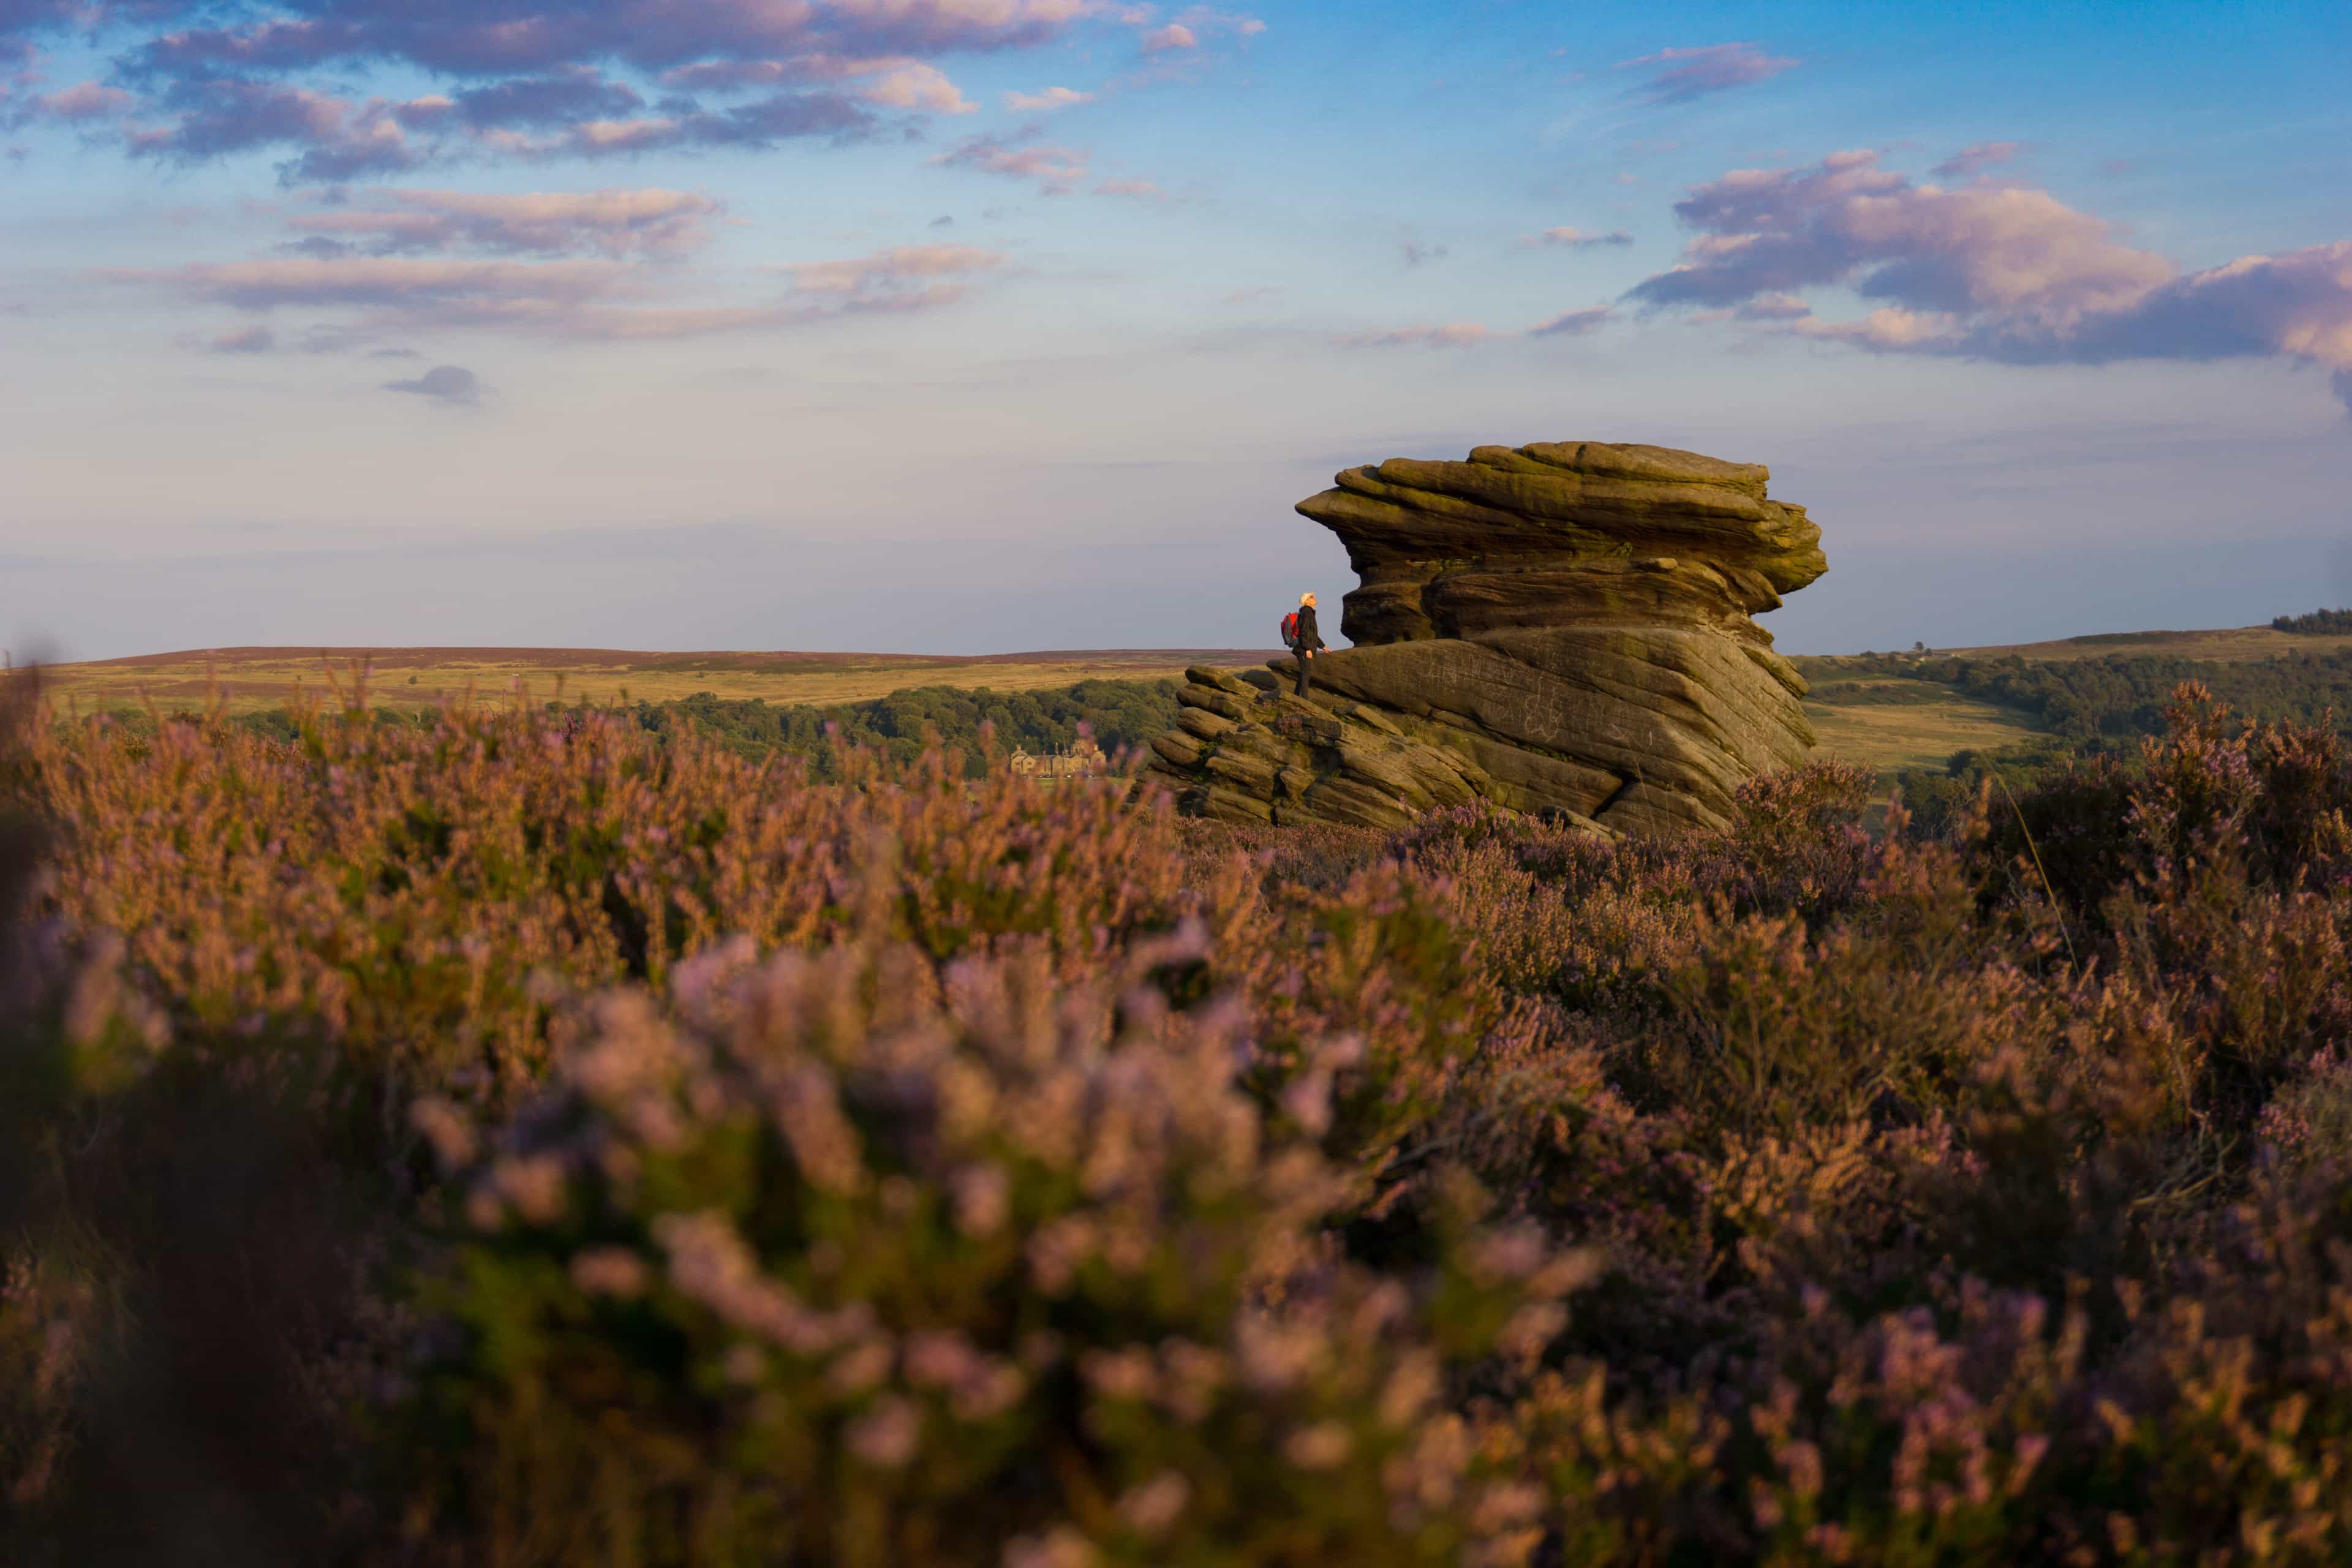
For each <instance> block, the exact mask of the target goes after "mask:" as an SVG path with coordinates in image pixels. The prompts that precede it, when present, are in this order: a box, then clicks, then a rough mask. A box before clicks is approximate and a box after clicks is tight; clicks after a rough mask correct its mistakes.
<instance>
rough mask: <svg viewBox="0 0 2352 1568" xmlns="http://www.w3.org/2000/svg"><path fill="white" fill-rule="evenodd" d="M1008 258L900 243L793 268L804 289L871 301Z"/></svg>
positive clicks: (968, 248)
mask: <svg viewBox="0 0 2352 1568" xmlns="http://www.w3.org/2000/svg"><path fill="white" fill-rule="evenodd" d="M1004 261H1005V256H1004V253H1003V251H1001V250H990V249H987V248H985V247H982V246H976V245H902V246H898V247H895V248H893V249H890V250H883V251H877V252H875V253H874V254H873V255H871V256H853V257H846V258H842V259H840V260H835V261H811V262H803V263H802V264H801V265H799V266H797V267H793V268H790V269H789V270H790V271H791V272H792V275H793V286H794V287H796V288H798V289H801V290H802V291H803V293H810V294H835V295H842V296H845V297H848V298H850V299H852V300H862V301H865V302H866V303H867V304H868V305H871V304H872V303H874V302H875V301H877V300H880V299H882V298H883V297H885V296H888V295H893V294H897V293H899V292H901V291H902V290H904V289H905V288H906V287H907V286H908V284H909V283H911V282H912V281H914V280H916V279H937V278H960V277H965V276H969V275H970V274H971V273H974V272H990V271H993V270H995V269H996V268H1000V267H1002V266H1003V265H1004Z"/></svg>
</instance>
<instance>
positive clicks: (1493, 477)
mask: <svg viewBox="0 0 2352 1568" xmlns="http://www.w3.org/2000/svg"><path fill="white" fill-rule="evenodd" d="M1768 478H1769V475H1768V473H1767V471H1766V470H1765V468H1763V467H1762V466H1760V465H1758V464H1752V463H1727V462H1724V461H1722V460H1720V459H1718V458H1707V457H1702V456H1700V455H1699V454H1697V453H1696V452H1683V451H1676V450H1675V449H1673V448H1671V447H1643V446H1619V445H1612V444H1608V443H1604V442H1598V441H1566V442H1538V443H1536V444H1534V445H1531V446H1527V447H1478V448H1476V449H1475V450H1474V451H1473V452H1472V453H1471V454H1470V458H1469V460H1468V461H1467V462H1461V463H1444V462H1423V461H1419V460H1416V459H1412V458H1391V459H1390V460H1389V461H1387V462H1384V463H1381V464H1379V465H1377V466H1368V467H1364V468H1350V469H1349V470H1348V471H1346V472H1345V473H1342V474H1340V475H1339V477H1338V481H1339V482H1338V485H1337V488H1335V489H1328V490H1325V491H1324V492H1323V493H1322V494H1320V495H1318V496H1313V497H1310V498H1309V499H1307V500H1303V501H1301V502H1299V503H1298V510H1299V511H1300V512H1302V513H1304V514H1305V515H1306V516H1307V517H1309V518H1312V519H1314V520H1315V521H1318V522H1319V523H1322V524H1323V525H1324V526H1325V527H1327V528H1328V529H1330V530H1331V531H1333V532H1334V533H1336V534H1338V535H1339V540H1340V542H1341V543H1343V544H1344V545H1346V547H1347V550H1348V560H1349V565H1351V566H1352V567H1353V568H1354V569H1355V571H1356V574H1357V576H1358V577H1359V579H1360V584H1359V586H1358V587H1357V588H1356V589H1355V590H1354V591H1353V592H1352V593H1350V594H1349V595H1347V598H1346V601H1345V609H1344V612H1343V614H1342V616H1341V617H1340V630H1341V631H1342V632H1343V633H1344V634H1345V635H1346V637H1348V638H1349V640H1350V641H1352V642H1353V643H1354V644H1355V645H1356V646H1355V647H1351V648H1348V649H1344V650H1339V651H1334V652H1329V653H1325V654H1321V655H1318V657H1317V658H1316V659H1315V687H1316V690H1315V694H1314V697H1313V699H1312V700H1311V701H1308V702H1301V701H1299V700H1297V698H1295V697H1292V696H1290V695H1288V689H1289V685H1290V679H1289V678H1290V677H1291V676H1292V675H1293V674H1294V673H1295V668H1296V667H1295V665H1294V664H1293V662H1292V660H1291V659H1289V658H1279V659H1276V660H1273V661H1272V662H1271V663H1270V665H1269V667H1268V668H1267V669H1265V670H1251V671H1247V672H1245V673H1244V674H1243V675H1241V676H1230V675H1225V674H1222V673H1220V672H1217V671H1213V670H1204V669H1195V670H1192V671H1191V672H1189V679H1188V681H1187V684H1186V686H1185V689H1183V691H1182V692H1181V693H1180V694H1179V696H1178V700H1179V701H1180V702H1181V703H1182V704H1183V705H1184V710H1183V714H1182V723H1181V727H1180V728H1179V729H1177V730H1175V731H1171V732H1170V733H1169V734H1167V735H1165V736H1162V737H1161V738H1160V740H1159V741H1158V742H1154V746H1153V750H1154V752H1155V755H1154V759H1153V762H1152V764H1151V765H1152V769H1153V771H1154V773H1155V774H1156V775H1157V776H1158V777H1159V778H1160V780H1161V781H1162V782H1172V784H1174V786H1175V787H1176V789H1177V791H1178V796H1179V800H1180V803H1181V805H1183V806H1184V808H1185V809H1187V810H1190V811H1194V812H1198V813H1201V814H1202V815H1206V816H1219V817H1223V818H1227V819H1230V820H1234V821H1258V822H1275V823H1284V822H1316V821H1322V822H1341V823H1352V824H1359V825H1362V826H1396V825H1399V824H1401V823H1402V822H1405V821H1407V820H1409V819H1410V818H1411V817H1412V816H1414V815H1415V814H1417V813H1418V812H1420V811H1423V810H1426V809H1428V808H1429V807H1430V806H1432V805H1447V804H1454V803H1457V802H1462V801H1467V800H1471V799H1475V798H1484V799H1487V800H1491V801H1494V802H1496V803H1497V804H1499V805H1505V806H1508V807H1510V808H1512V809H1514V810H1519V811H1540V812H1549V813H1552V814H1557V815H1560V816H1566V817H1567V818H1568V819H1570V820H1571V821H1576V822H1581V823H1587V824H1590V825H1592V826H1596V827H1597V828H1598V829H1600V830H1602V831H1633V832H1651V833H1654V832H1675V831H1681V830H1685V829H1689V828H1694V827H1714V826H1722V825H1723V823H1724V822H1725V821H1726V819H1727V814H1728V813H1729V810H1730V806H1731V795H1732V791H1733V790H1734V789H1736V788H1737V787H1738V784H1739V783H1740V782H1741V781H1742V780H1744V779H1746V778H1748V777H1749V776H1750V775H1752V774H1754V773H1759V772H1763V771H1765V770H1767V769H1770V768H1775V767H1781V766H1786V765H1788V764H1790V763H1796V762H1799V761H1801V760H1802V759H1803V757H1804V756H1805V753H1806V752H1808V751H1809V750H1810V749H1811V746H1812V743H1813V736H1812V731H1811V729H1810V728H1809V727H1808V726H1807V725H1806V723H1805V718H1804V712H1803V710H1802V709H1801V706H1800V705H1799V701H1798V699H1799V698H1801V696H1802V695H1803V694H1804V690H1805V683H1804V680H1803V679H1802V678H1801V677H1800V676H1799V675H1798V674H1797V672H1796V670H1795V668H1793V667H1791V666H1790V663H1789V662H1788V660H1787V659H1785V658H1781V657H1780V655H1779V654H1777V653H1775V652H1773V651H1772V638H1771V635H1770V634H1769V633H1768V632H1766V631H1764V630H1763V629H1762V628H1761V627H1759V626H1757V625H1756V623H1755V621H1754V620H1753V619H1752V618H1751V617H1752V616H1756V615H1758V614H1760V613H1761V612H1763V611H1766V610H1770V609H1773V608H1775V607H1777V606H1778V605H1780V595H1783V594H1786V593H1791V592H1794V591H1795V590H1796V589H1799V588H1801V587H1803V586H1804V585H1805V584H1808V583H1810V582H1811V581H1812V580H1813V579H1814V578H1816V577H1818V576H1820V575H1821V574H1822V572H1823V571H1824V570H1825V569H1826V567H1827V563H1826V562H1825V561H1824V560H1823V559H1822V552H1821V545H1820V541H1821V530H1820V529H1819V528H1818V527H1816V526H1815V525H1814V524H1813V523H1812V522H1811V521H1808V520H1807V519H1806V517H1805V510H1804V508H1802V507H1801V506H1795V505H1791V504H1789V503H1787V502H1783V501H1776V500H1769V499H1768V498H1767V497H1766V495H1765V481H1766V479H1768Z"/></svg>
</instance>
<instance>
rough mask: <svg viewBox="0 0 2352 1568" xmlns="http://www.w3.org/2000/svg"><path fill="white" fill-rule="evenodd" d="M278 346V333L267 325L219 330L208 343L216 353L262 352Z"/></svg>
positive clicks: (210, 349) (212, 351)
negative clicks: (235, 329)
mask: <svg viewBox="0 0 2352 1568" xmlns="http://www.w3.org/2000/svg"><path fill="white" fill-rule="evenodd" d="M277 346H278V334H277V333H275V332H273V331H270V330H269V329H268V327H245V328H241V329H239V330H237V331H226V332H220V333H217V334H215V336H214V338H213V341H212V342H211V343H210V344H209V345H208V348H209V351H210V352H211V353H216V354H262V353H268V352H269V351H270V350H271V349H274V348H276V347H277Z"/></svg>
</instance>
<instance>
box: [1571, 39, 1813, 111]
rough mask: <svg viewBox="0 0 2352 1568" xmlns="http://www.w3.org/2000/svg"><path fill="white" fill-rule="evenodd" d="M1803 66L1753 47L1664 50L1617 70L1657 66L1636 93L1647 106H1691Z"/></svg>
mask: <svg viewBox="0 0 2352 1568" xmlns="http://www.w3.org/2000/svg"><path fill="white" fill-rule="evenodd" d="M1802 63H1803V62H1802V61H1801V60H1797V59H1792V58H1786V57H1782V56H1778V55H1768V54H1766V53H1765V52H1764V51H1763V50H1762V49H1760V48H1758V47H1756V46H1755V45H1754V44H1751V43H1738V44H1708V45H1706V47H1702V48H1694V49H1660V50H1659V51H1658V52H1657V53H1656V54H1654V55H1643V56H1642V57H1640V58H1638V59H1630V60H1621V61H1619V62H1618V65H1617V68H1618V69H1619V70H1625V69H1628V68H1632V67H1634V66H1655V67H1658V68H1659V69H1656V70H1654V71H1653V72H1652V73H1651V75H1650V79H1649V80H1648V81H1646V82H1644V83H1643V85H1642V86H1641V87H1640V88H1638V89H1635V91H1634V96H1635V97H1637V98H1639V99H1640V100H1642V101H1643V102H1644V103H1652V104H1669V103H1688V102H1690V101H1691V100H1693V99H1698V98H1705V97H1706V96H1707V95H1708V94H1710V93H1717V92H1723V91H1727V90H1728V89H1731V88H1735V87H1745V86H1747V85H1748V84H1749V83H1750V82H1759V81H1766V80H1769V79H1771V78H1773V77H1776V76H1779V75H1780V73H1781V72H1782V71H1785V70H1790V69H1792V68H1795V67H1797V66H1799V65H1801V64H1802Z"/></svg>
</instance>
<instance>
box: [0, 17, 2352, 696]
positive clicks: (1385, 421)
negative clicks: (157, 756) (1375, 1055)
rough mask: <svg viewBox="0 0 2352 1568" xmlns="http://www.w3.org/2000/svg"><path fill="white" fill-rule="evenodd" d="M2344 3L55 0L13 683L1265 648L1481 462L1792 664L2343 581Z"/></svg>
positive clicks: (2347, 199) (18, 107)
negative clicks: (831, 654) (1723, 569)
mask: <svg viewBox="0 0 2352 1568" xmlns="http://www.w3.org/2000/svg"><path fill="white" fill-rule="evenodd" d="M2347 77H2352V7H2347V6H2346V5H2342V4H2341V0H2313V3H2308V4H2273V5H2252V4H2233V3H2226V0H2200V3H2196V4H2179V3H2168V0H2135V3H2132V4H2084V3H2070V0H2024V3H2011V0H1991V3H1987V0H1978V3H1971V4H1947V5H1932V6H1930V5H1877V6H1866V7H1865V6H1855V5H1846V4H1837V5H1831V4H1811V5H1807V4H1792V5H1697V4H1684V3H1679V0H1654V3H1649V4H1643V5H1622V4H1621V5H1562V4H1558V3H1556V0H1555V3H1550V4H1539V3H1534V0H1526V3H1517V0H1452V3H1449V4H1444V5H1435V4H1393V3H1386V0H1345V3H1329V0H1298V3H1295V4H1271V3H1270V4H1265V5H1255V6H1251V7H1249V8H1246V9H1233V10H1223V9H1210V8H1207V7H1198V6H1194V7H1181V6H1175V5H1150V4H1137V5H1129V4H1125V3H1122V0H0V647H5V649H6V650H7V651H8V653H9V654H10V656H11V657H12V658H16V659H17V660H20V661H21V660H24V659H26V658H113V657H118V656H123V655H130V654H139V653H152V652H163V651H167V650H173V649H184V648H205V647H234V646H240V645H251V644H262V645H295V646H326V645H333V646H354V645H379V646H380V645H402V646H416V645H443V646H483V645H500V646H522V647H531V646H540V647H619V648H646V649H719V648H806V649H835V650H866V651H904V652H925V653H979V652H1009V651H1022V650H1031V649H1044V648H1084V647H1265V646H1268V645H1270V644H1271V643H1272V641H1273V640H1274V639H1273V635H1272V634H1273V624H1274V622H1275V621H1276V619H1277V618H1278V616H1280V614H1281V613H1282V611H1283V610H1284V609H1285V608H1286V607H1287V606H1288V605H1290V604H1292V603H1294V602H1295V601H1296V597H1297V594H1298V592H1300V591H1301V590H1304V589H1308V588H1313V589H1316V590H1318V591H1319V592H1321V593H1322V594H1323V595H1326V599H1327V602H1328V600H1329V599H1330V598H1332V597H1335V596H1336V595H1339V594H1340V593H1342V592H1344V591H1345V590H1346V589H1347V588H1349V587H1350V586H1352V585H1353V577H1352V574H1350V573H1349V571H1348V568H1347V563H1346V560H1345V557H1344V555H1343V554H1342V552H1340V550H1339V547H1338V545H1337V543H1336V542H1334V541H1333V540H1332V538H1331V537H1330V536H1329V535H1328V533H1327V532H1326V531H1324V530H1322V529H1320V528H1319V527H1318V526H1316V525H1315V524H1313V523H1310V522H1308V521H1306V520H1305V519H1303V518H1300V517H1298V516H1297V515H1296V514H1295V513H1294V512H1292V510H1290V509H1291V506H1292V503H1294V502H1295V501H1297V500H1300V499H1302V498H1304V497H1306V496H1307V495H1309V494H1311V493H1313V492H1314V491H1316V490H1318V489H1321V488H1323V487H1324V486H1325V485H1327V484H1328V483H1329V482H1330V476H1331V474H1332V473H1333V472H1334V471H1335V470H1337V469H1339V468H1345V467H1349V466H1351V465H1353V464H1356V463H1360V462H1376V461H1379V460H1380V459H1381V458H1389V457H1401V456H1412V457H1434V458H1460V457H1462V456H1463V455H1464V454H1465V453H1466V451H1467V450H1468V448H1469V447H1473V446H1475V445H1481V444H1486V443H1490V442H1491V443H1505V444H1514V445H1516V444H1520V443H1525V442H1528V441H1537V440H1614V441H1638V442H1653V443H1656V444H1659V445H1664V446H1671V447H1690V448H1693V449H1696V450H1698V451H1702V452H1706V453H1710V454H1713V455H1715V456H1718V457H1723V458H1732V459H1735V460H1738V461H1743V462H1761V463H1765V464H1768V465H1769V467H1770V468H1771V471H1772V480H1771V487H1772V494H1773V495H1775V496H1776V497H1779V498H1780V499H1784V500H1794V501H1799V502H1801V503H1803V504H1805V505H1806V506H1807V507H1808V508H1809V509H1810V510H1811V515H1812V516H1813V518H1814V519H1815V521H1818V522H1820V524H1821V525H1822V531H1823V540H1822V542H1823V547H1824V549H1825V550H1826V551H1827V552H1828V556H1829V561H1830V572H1829V574H1828V575H1827V576H1825V577H1824V578H1822V580H1821V581H1820V582H1818V583H1817V584H1814V585H1812V586H1811V587H1810V588H1808V589H1806V590H1805V591H1804V592H1803V593H1801V594H1799V595H1792V596H1791V598H1790V602H1789V604H1788V605H1787V606H1786V607H1785V608H1784V609H1782V610H1780V611H1779V612H1777V613H1775V614H1774V615H1773V616H1770V617H1769V619H1768V622H1767V624H1768V626H1769V628H1770V629H1771V630H1773V631H1774V632H1775V633H1776V635H1777V636H1778V637H1779V639H1780V647H1782V648H1783V649H1785V650H1788V651H1791V652H1799V653H1816V652H1818V653H1827V652H1845V651H1857V650H1861V649H1864V648H1885V647H1910V646H1911V645H1912V644H1913V643H1914V642H1920V641H1923V642H1926V643H1927V644H1928V645H1929V646H1931V647H1939V646H1962V645H1968V644H1982V643H1990V642H2002V641H2016V640H2027V639H2033V638H2040V637H2060V636H2068V635H2074V634H2078V633H2086V632H2100V631H2116V630H2136V629H2143V628H2148V627H2157V626H2231V625H2242V624H2246V623H2249V622H2252V621H2258V620H2267V619H2268V618H2270V617H2271V616H2273V615H2277V614H2280V613H2282V612H2287V611H2301V610H2308V609H2312V608H2315V607H2318V606H2320V605H2352V94H2347V92H2346V91H2345V90H2344V87H2343V84H2344V82H2345V80H2346V79H2347Z"/></svg>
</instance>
